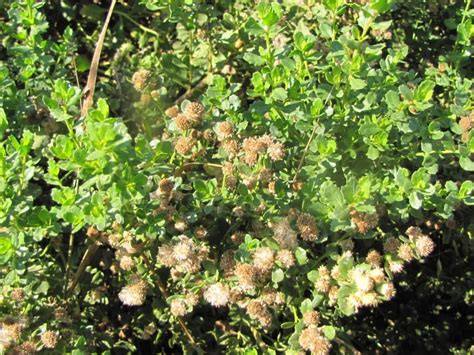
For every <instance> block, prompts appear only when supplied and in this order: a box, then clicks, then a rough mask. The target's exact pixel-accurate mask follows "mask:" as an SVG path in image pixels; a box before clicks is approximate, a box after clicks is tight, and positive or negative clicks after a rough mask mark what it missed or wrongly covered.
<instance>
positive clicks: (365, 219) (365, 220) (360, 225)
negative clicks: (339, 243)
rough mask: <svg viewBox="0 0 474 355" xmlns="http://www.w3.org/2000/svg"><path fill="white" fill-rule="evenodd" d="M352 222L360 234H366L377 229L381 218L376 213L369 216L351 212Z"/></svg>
mask: <svg viewBox="0 0 474 355" xmlns="http://www.w3.org/2000/svg"><path fill="white" fill-rule="evenodd" d="M350 215H351V220H352V222H353V223H354V224H355V225H356V229H357V231H358V232H359V233H361V234H365V233H367V232H368V231H369V230H371V229H372V228H374V227H376V226H377V224H378V222H379V217H378V215H377V214H376V213H374V214H368V213H362V212H358V211H351V213H350Z"/></svg>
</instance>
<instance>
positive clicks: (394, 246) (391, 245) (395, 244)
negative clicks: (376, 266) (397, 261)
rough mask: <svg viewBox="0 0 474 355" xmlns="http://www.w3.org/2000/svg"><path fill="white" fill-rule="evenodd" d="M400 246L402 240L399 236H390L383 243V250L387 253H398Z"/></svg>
mask: <svg viewBox="0 0 474 355" xmlns="http://www.w3.org/2000/svg"><path fill="white" fill-rule="evenodd" d="M399 247H400V241H399V240H398V239H397V238H394V237H390V238H388V239H387V240H386V241H385V243H384V244H383V250H384V251H385V252H387V253H396V252H397V250H398V248H399Z"/></svg>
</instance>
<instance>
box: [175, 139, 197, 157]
mask: <svg viewBox="0 0 474 355" xmlns="http://www.w3.org/2000/svg"><path fill="white" fill-rule="evenodd" d="M195 142H196V141H195V140H194V139H193V138H191V137H180V138H178V139H177V140H176V143H175V145H174V149H175V150H176V152H177V153H178V154H180V155H186V154H188V153H190V152H191V150H192V149H193V147H194V144H195Z"/></svg>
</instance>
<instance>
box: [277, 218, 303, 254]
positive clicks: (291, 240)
mask: <svg viewBox="0 0 474 355" xmlns="http://www.w3.org/2000/svg"><path fill="white" fill-rule="evenodd" d="M272 229H273V238H274V239H275V240H276V241H277V243H278V244H279V245H280V247H281V248H282V249H294V248H296V246H297V240H296V236H297V234H296V232H295V231H294V230H293V229H292V228H291V225H290V222H289V221H288V219H286V218H285V219H281V220H279V221H277V222H274V223H273V224H272Z"/></svg>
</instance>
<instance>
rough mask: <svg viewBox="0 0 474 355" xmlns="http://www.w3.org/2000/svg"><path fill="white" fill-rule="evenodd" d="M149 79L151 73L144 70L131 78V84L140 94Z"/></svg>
mask: <svg viewBox="0 0 474 355" xmlns="http://www.w3.org/2000/svg"><path fill="white" fill-rule="evenodd" d="M150 78H151V72H150V71H148V70H146V69H140V70H138V71H136V72H135V73H134V74H133V76H132V84H133V87H134V88H135V90H137V91H139V92H141V91H143V90H145V88H146V86H147V85H148V82H149V80H150Z"/></svg>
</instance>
